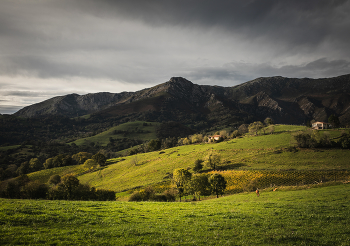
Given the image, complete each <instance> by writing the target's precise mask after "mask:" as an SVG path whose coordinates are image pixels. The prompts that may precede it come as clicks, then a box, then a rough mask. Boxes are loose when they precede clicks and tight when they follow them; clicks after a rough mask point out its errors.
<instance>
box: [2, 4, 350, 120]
mask: <svg viewBox="0 0 350 246" xmlns="http://www.w3.org/2000/svg"><path fill="white" fill-rule="evenodd" d="M349 13H350V1H332V0H314V1H311V0H310V1H308V0H300V1H298V0H280V1H272V0H240V1H234V0H229V1H222V0H212V1H208V0H198V1H193V0H192V1H191V0H172V1H167V0H147V1H146V0H125V1H122V0H110V1H107V0H106V1H105V0H95V1H92V0H81V1H79V0H0V113H1V114H4V113H14V112H15V111H17V110H18V109H20V108H22V107H24V106H27V105H30V104H33V103H36V102H40V101H43V100H45V99H48V98H51V97H54V96H57V95H65V94H70V93H78V94H81V95H82V94H86V93H94V92H102V91H108V92H122V91H137V90H140V89H144V88H147V87H151V86H154V85H157V84H160V83H163V82H166V81H168V80H169V79H170V78H171V77H178V76H181V77H185V78H187V79H188V80H190V81H192V82H193V83H195V84H208V85H221V86H234V85H237V84H240V83H243V82H246V81H249V80H252V79H255V78H257V77H268V76H284V77H297V78H301V77H309V78H321V77H334V76H338V75H343V74H348V73H350V47H349V46H350V14H349Z"/></svg>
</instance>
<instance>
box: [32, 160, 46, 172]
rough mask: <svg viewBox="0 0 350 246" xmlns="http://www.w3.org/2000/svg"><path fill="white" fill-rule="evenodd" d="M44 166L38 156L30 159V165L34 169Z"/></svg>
mask: <svg viewBox="0 0 350 246" xmlns="http://www.w3.org/2000/svg"><path fill="white" fill-rule="evenodd" d="M42 166H43V164H42V163H41V162H40V161H39V159H38V158H32V159H30V161H29V167H30V169H31V170H32V171H38V170H40V169H41V167H42Z"/></svg>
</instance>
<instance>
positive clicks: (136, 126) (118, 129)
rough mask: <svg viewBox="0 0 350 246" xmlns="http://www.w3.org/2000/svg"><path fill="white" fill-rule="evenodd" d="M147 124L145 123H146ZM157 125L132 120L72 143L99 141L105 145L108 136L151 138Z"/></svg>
mask: <svg viewBox="0 0 350 246" xmlns="http://www.w3.org/2000/svg"><path fill="white" fill-rule="evenodd" d="M146 124H147V125H146ZM158 126H159V123H157V122H144V121H134V122H128V123H124V124H121V125H118V126H114V127H112V128H110V129H108V130H107V131H104V132H101V133H100V134H97V135H95V136H92V137H88V138H81V139H78V140H76V141H74V142H73V143H75V144H76V145H82V144H85V143H86V142H94V143H99V144H100V145H102V146H106V145H107V144H108V143H109V139H110V138H114V139H121V138H126V137H127V138H131V139H139V140H143V141H146V140H151V139H155V138H157V137H156V128H157V127H158Z"/></svg>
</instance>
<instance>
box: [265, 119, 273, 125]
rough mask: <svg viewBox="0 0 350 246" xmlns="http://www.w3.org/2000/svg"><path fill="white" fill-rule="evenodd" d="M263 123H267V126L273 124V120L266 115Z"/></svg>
mask: <svg viewBox="0 0 350 246" xmlns="http://www.w3.org/2000/svg"><path fill="white" fill-rule="evenodd" d="M264 123H265V125H267V126H269V125H273V124H274V122H273V120H272V119H271V118H270V117H267V118H266V119H265V120H264Z"/></svg>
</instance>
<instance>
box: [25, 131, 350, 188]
mask: <svg viewBox="0 0 350 246" xmlns="http://www.w3.org/2000/svg"><path fill="white" fill-rule="evenodd" d="M302 129H304V128H303V127H300V126H285V125H278V126H275V133H274V134H268V135H261V136H245V137H240V138H236V139H233V140H230V141H225V142H221V143H215V144H205V143H202V144H196V145H186V146H181V147H175V148H171V149H166V150H162V151H156V152H151V153H144V154H138V155H136V156H128V157H124V158H116V159H110V160H108V163H109V165H108V166H107V167H105V168H103V169H99V170H97V171H94V172H91V173H86V174H83V175H80V176H79V177H78V178H79V180H80V181H81V182H82V183H86V184H89V185H91V186H95V187H96V188H101V189H111V190H114V191H116V192H122V191H126V190H132V189H135V188H137V187H143V186H147V185H155V184H159V183H162V182H166V181H169V173H172V172H173V170H174V169H176V168H192V167H193V166H194V161H195V160H196V159H204V158H205V157H206V156H207V154H208V152H210V151H214V152H217V153H219V154H220V155H221V157H222V158H221V159H222V164H221V169H222V170H233V171H251V172H255V173H245V174H244V175H246V176H247V177H251V178H252V179H254V178H257V177H258V178H259V177H260V176H261V175H262V172H268V171H270V172H273V171H278V172H280V173H277V174H273V173H272V174H271V173H268V175H270V176H269V177H271V180H270V182H271V184H278V183H281V182H282V181H281V182H279V181H278V179H282V178H283V180H287V181H288V179H291V178H293V177H294V178H295V180H297V182H295V183H293V185H295V184H296V183H298V182H300V183H303V182H310V177H309V176H310V173H311V174H313V173H315V174H317V176H315V177H312V178H314V180H315V181H317V182H320V181H321V180H322V179H323V181H324V180H334V179H336V178H334V177H337V175H338V176H339V175H341V177H342V178H343V179H348V178H346V177H348V176H347V175H348V173H347V172H343V173H338V174H331V175H333V176H328V177H324V174H323V173H319V172H316V171H315V170H328V171H335V170H350V163H349V161H348V160H349V159H350V151H349V150H343V149H299V150H298V151H297V152H294V151H291V150H290V149H289V148H288V147H290V146H291V145H293V137H292V134H293V133H294V132H295V131H298V130H302ZM327 132H328V134H330V135H332V136H333V137H336V136H339V135H340V134H341V131H337V130H334V131H327ZM135 158H137V160H136V159H135ZM135 163H136V165H135ZM62 170H65V171H64V173H74V174H79V173H82V172H83V171H82V170H83V169H81V170H80V169H79V167H65V168H63V169H62ZM204 171H210V170H209V169H208V168H204ZM60 172H61V170H57V169H50V170H45V171H40V172H36V173H33V174H30V175H29V177H30V178H31V179H40V180H42V181H45V180H48V179H49V177H50V176H51V175H52V174H60ZM258 172H260V173H258ZM298 172H299V173H298ZM300 172H304V173H300ZM62 174H63V173H62ZM225 175H226V176H227V178H228V175H231V179H233V177H235V176H234V175H240V174H239V173H232V172H231V173H229V172H228V173H225ZM259 175H260V176H259ZM264 175H265V176H266V174H264ZM283 175H284V176H283ZM286 175H287V176H286ZM288 175H289V176H288ZM293 175H294V176H293ZM295 175H299V176H298V177H296V176H295ZM304 177H305V178H304ZM339 177H340V176H339ZM339 177H338V179H339ZM344 177H345V178H344ZM276 179H277V181H276ZM244 182H246V181H244ZM244 182H243V181H241V183H240V184H232V185H231V186H232V187H236V188H232V192H234V191H235V190H237V185H238V186H239V187H241V188H239V189H243V186H245V185H246V183H244ZM261 182H262V181H261ZM267 182H268V181H264V184H266V183H267ZM283 184H284V183H283Z"/></svg>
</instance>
